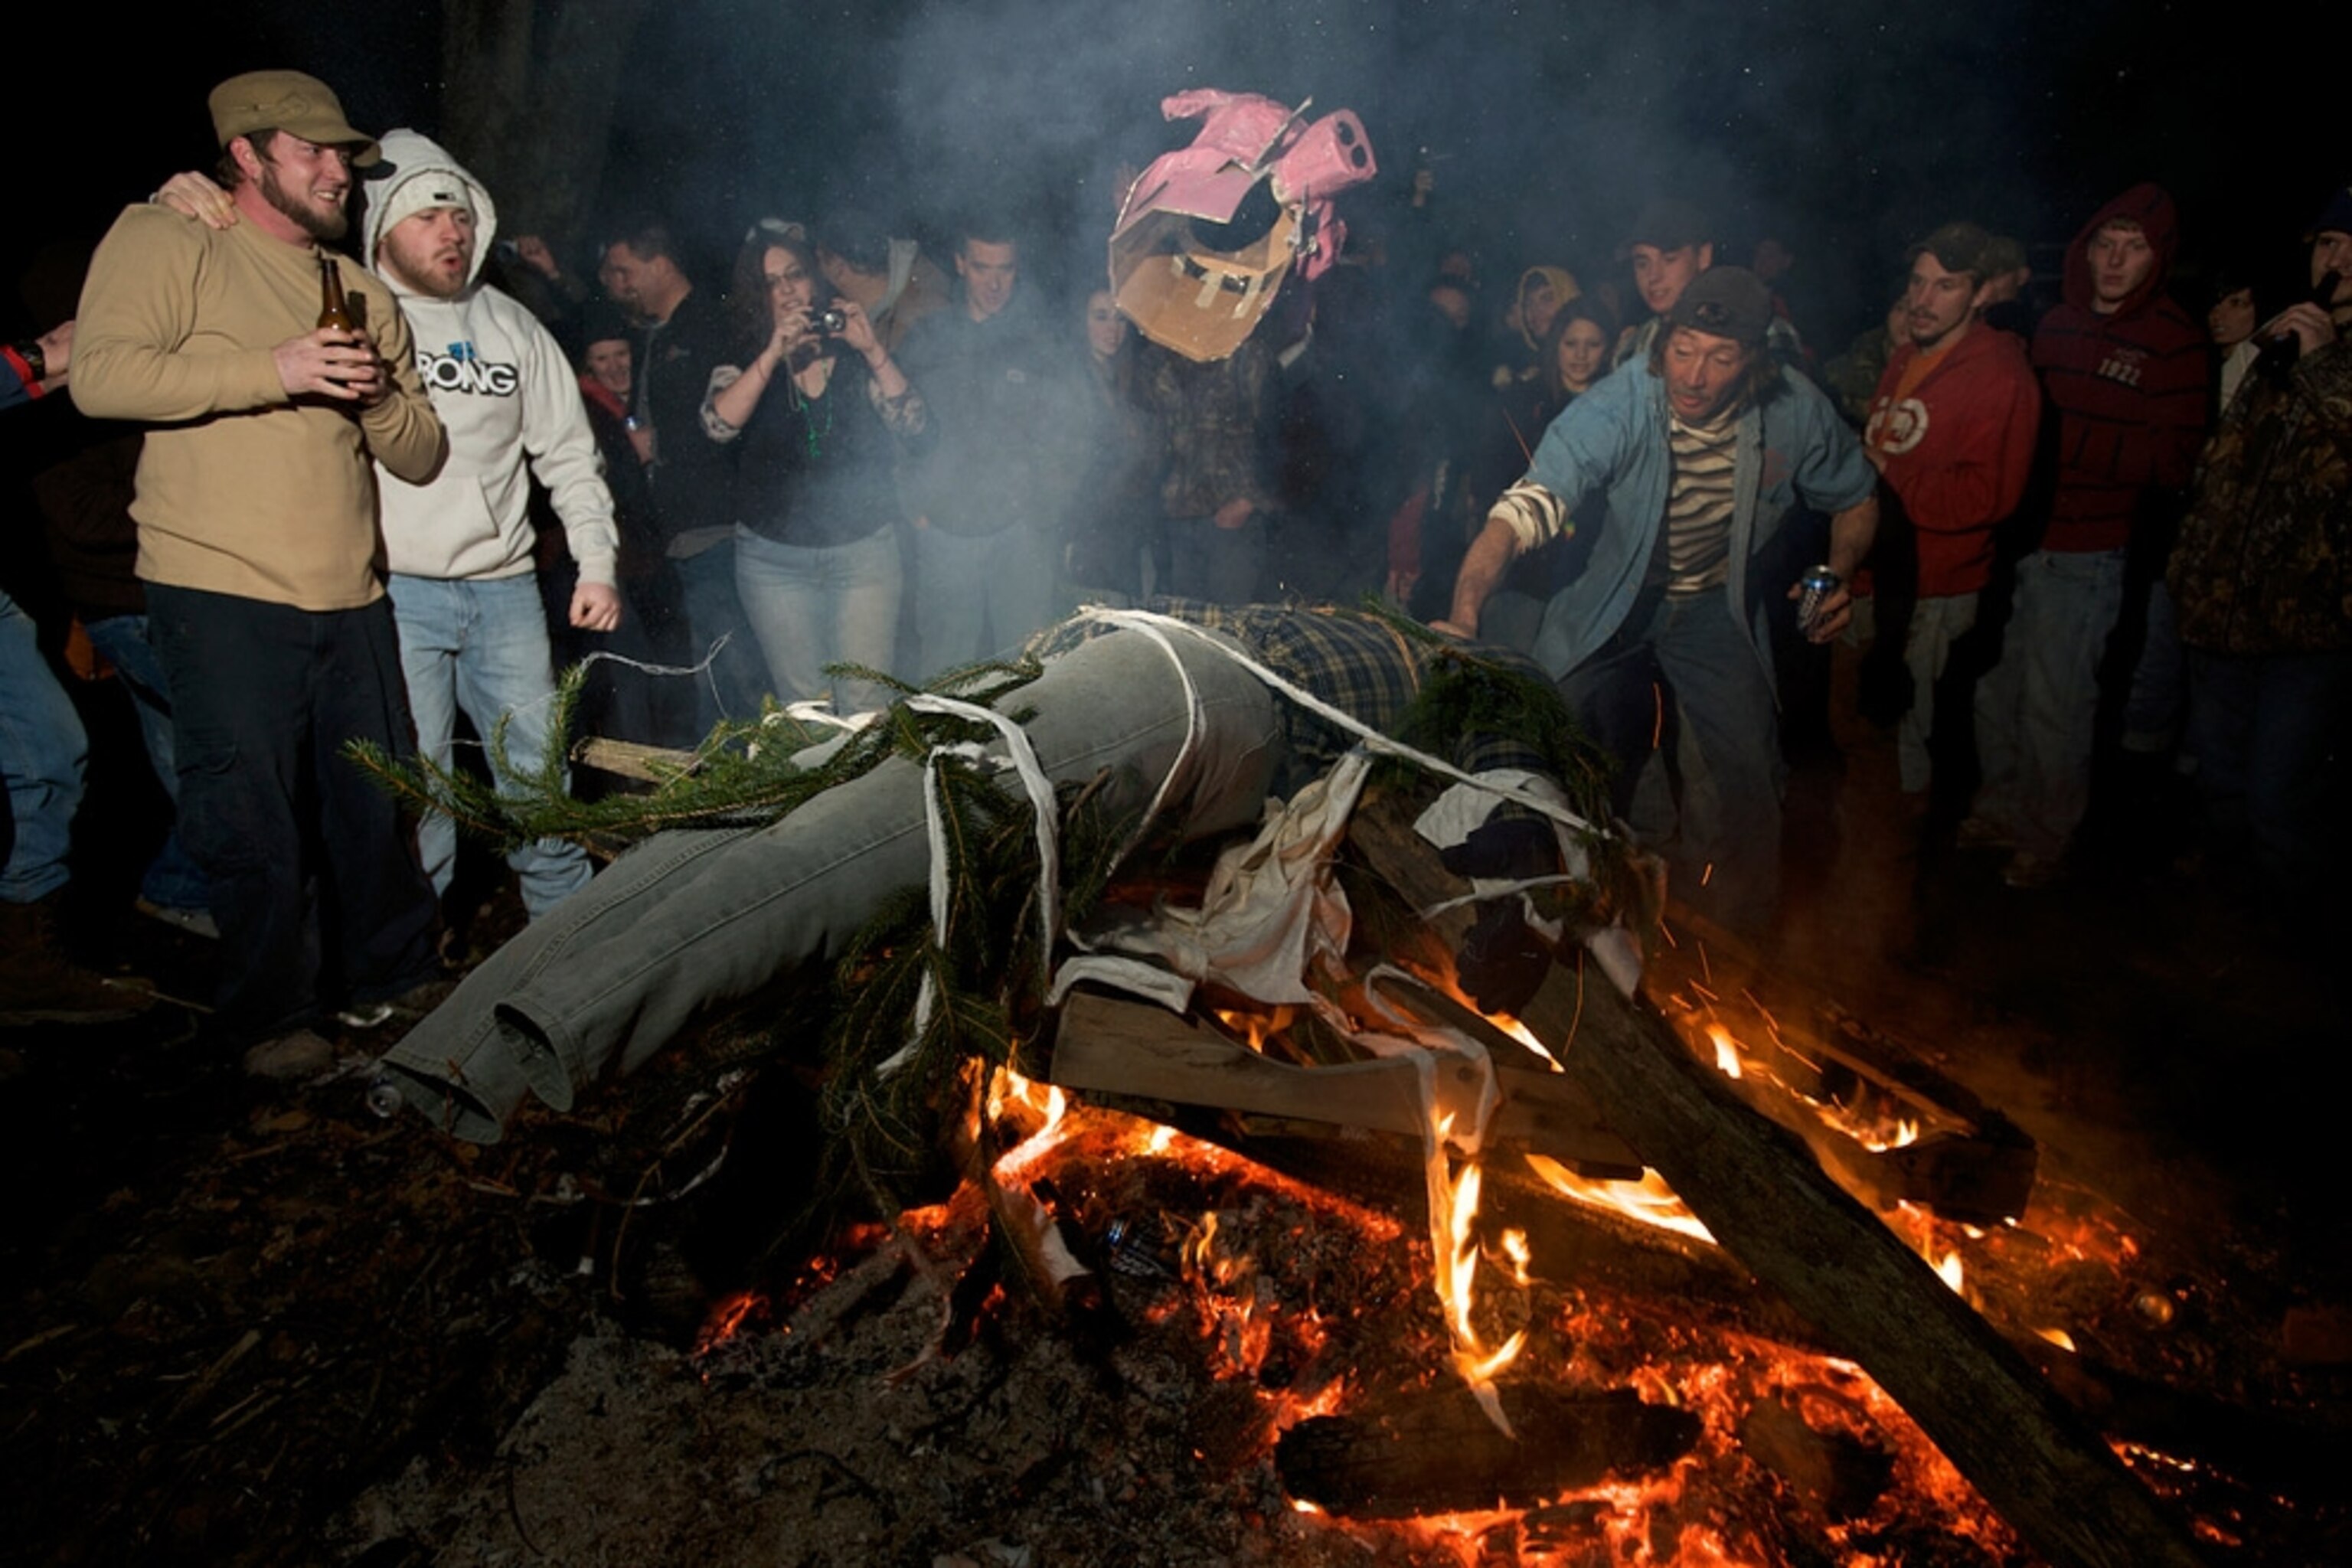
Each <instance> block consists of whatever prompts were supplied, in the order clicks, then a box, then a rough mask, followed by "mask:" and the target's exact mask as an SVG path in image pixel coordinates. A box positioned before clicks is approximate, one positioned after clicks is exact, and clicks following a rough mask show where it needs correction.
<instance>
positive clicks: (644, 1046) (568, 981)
mask: <svg viewBox="0 0 2352 1568" xmlns="http://www.w3.org/2000/svg"><path fill="white" fill-rule="evenodd" d="M1174 642H1175V646H1176V647H1177V650H1178V654H1179V657H1180V658H1182V660H1183V663H1184V669H1185V672H1186V673H1187V674H1189V675H1190V676H1191V678H1192V683H1193V685H1194V687H1195V689H1197V690H1198V692H1199V694H1200V700H1201V703H1202V710H1203V714H1204V723H1203V731H1204V732H1203V737H1202V744H1201V745H1199V746H1198V747H1197V748H1196V749H1195V750H1194V752H1193V753H1192V757H1191V758H1190V759H1189V760H1188V761H1186V762H1185V763H1184V772H1183V774H1182V776H1181V778H1179V779H1178V780H1177V781H1176V782H1175V784H1173V785H1171V788H1170V791H1169V795H1168V797H1167V798H1168V802H1169V805H1168V810H1169V811H1170V812H1171V814H1172V815H1173V818H1174V820H1176V821H1178V822H1181V824H1182V825H1183V827H1184V830H1185V832H1186V833H1187V834H1190V835H1194V836H1206V835H1210V834H1215V833H1223V832H1227V831H1230V830H1231V829H1233V828H1235V827H1240V826H1247V825H1248V824H1250V823H1252V822H1255V820H1257V818H1258V816H1259V814H1260V812H1261V810H1262V808H1263V806H1264V804H1265V790H1266V785H1267V783H1268V781H1269V780H1270V779H1271V778H1272V777H1273V774H1274V770H1275V768H1276V766H1277V765H1278V764H1279V763H1280V761H1281V752H1282V746H1281V743H1280V741H1279V738H1278V737H1279V731H1278V730H1277V729H1276V722H1275V708H1274V699H1273V698H1272V697H1271V696H1270V695H1269V694H1268V692H1267V691H1266V689H1265V687H1263V686H1261V685H1260V684H1259V683H1258V681H1257V679H1256V678H1255V676H1252V675H1250V674H1248V673H1247V672H1245V671H1244V670H1243V669H1241V668H1239V667H1238V666H1236V665H1234V663H1232V662H1231V661H1230V660H1228V659H1226V658H1223V657H1222V656H1220V655H1219V654H1217V653H1216V652H1215V651H1213V650H1212V649H1208V648H1204V647H1199V646H1197V645H1195V644H1193V643H1192V640H1191V639H1190V638H1186V637H1178V638H1175V639H1174ZM1006 701H1007V703H1008V704H1009V705H1013V706H1017V707H1022V708H1030V709H1034V710H1035V715H1034V717H1033V718H1032V719H1031V720H1030V721H1029V722H1028V725H1027V734H1028V737H1029V741H1030V743H1031V745H1033V746H1034V748H1035V750H1036V752H1037V760H1038V763H1039V764H1040V765H1041V766H1042V767H1044V768H1045V772H1046V773H1047V774H1048V775H1050V776H1051V777H1052V778H1053V779H1054V780H1055V782H1057V783H1058V782H1062V781H1066V780H1075V779H1087V778H1092V777H1093V776H1095V774H1097V773H1099V772H1102V771H1104V770H1113V776H1112V779H1111V781H1110V782H1109V784H1108V785H1107V786H1106V787H1107V788H1108V790H1109V791H1110V792H1111V793H1110V800H1109V804H1110V805H1111V806H1112V809H1113V810H1114V811H1117V810H1118V809H1119V808H1121V807H1126V806H1131V807H1140V806H1141V805H1145V804H1146V803H1148V802H1149V801H1150V798H1151V795H1152V792H1153V791H1154V790H1156V789H1157V788H1158V787H1159V784H1160V780H1161V779H1163V778H1165V777H1167V776H1168V774H1169V773H1170V770H1171V768H1173V767H1174V766H1175V765H1176V763H1177V761H1178V754H1179V752H1181V749H1182V746H1183V742H1184V736H1185V730H1186V718H1185V704H1184V692H1183V687H1182V684H1181V680H1180V679H1179V677H1178V675H1177V672H1176V670H1175V668H1174V667H1173V666H1172V665H1171V664H1170V663H1169V660H1168V656H1167V655H1166V654H1165V653H1163V652H1161V651H1160V648H1159V647H1158V646H1157V645H1155V644H1154V643H1153V642H1152V641H1151V640H1150V639H1149V638H1148V637H1141V636H1138V635H1134V634H1129V633H1117V634H1113V635H1111V636H1108V637H1099V638H1097V639H1096V640H1094V641H1092V642H1088V643H1086V644H1084V645H1082V646H1081V647H1077V648H1076V649H1073V650H1072V651H1071V652H1070V653H1068V654H1067V655H1066V656H1064V657H1061V658H1056V659H1055V660H1054V661H1053V662H1051V663H1050V664H1048V665H1047V666H1046V667H1045V674H1044V675H1043V676H1042V677H1041V678H1040V679H1037V680H1035V681H1034V682H1032V683H1031V684H1029V685H1028V686H1025V687H1023V688H1021V689H1018V690H1016V691H1014V692H1013V693H1012V694H1011V696H1010V697H1008V698H1007V699H1006ZM1013 787H1015V788H1017V787H1018V785H1017V784H1015V785H1014V786H1013ZM928 871H929V849H928V847H927V843H926V839H925V836H924V831H923V793H922V771H921V769H920V768H919V766H918V765H917V764H915V763H912V762H910V761H908V760H907V759H904V758H897V757H894V758H891V759H889V760H888V761H886V762H884V763H882V764H881V765H880V766H878V767H877V768H876V769H874V771H873V772H871V773H865V774H863V775H861V776H859V777H858V778H856V779H853V780H851V781H850V782H848V783H847V784H842V785H841V786H840V787H838V788H836V789H834V790H831V791H828V792H827V793H825V794H824V795H819V796H818V797H816V798H815V799H814V800H813V801H811V802H809V803H808V804H807V805H803V806H802V807H801V808H800V809H799V810H798V811H795V812H793V814H792V815H791V816H786V817H782V818H781V819H779V820H778V821H776V822H774V823H772V824H770V825H769V826H765V827H760V828H745V829H693V830H683V831H677V832H671V833H664V834H660V835H658V836H656V837H653V838H650V839H647V840H646V842H645V843H643V844H641V845H639V846H637V847H635V848H634V849H632V850H631V851H629V853H627V854H626V855H624V856H623V857H621V858H620V859H618V860H616V861H614V863H613V865H612V867H611V868H609V869H607V870H606V871H605V873H604V875H603V876H601V877H599V878H597V879H596V880H595V882H594V884H593V886H591V887H590V888H589V889H588V890H587V891H586V892H584V893H583V894H581V895H580V897H578V898H576V899H574V900H572V901H571V902H570V903H568V904H566V905H564V907H563V908H562V910H558V911H557V912H556V914H555V916H554V917H553V918H552V919H550V920H546V921H541V922H539V923H538V924H536V925H533V926H531V927H530V929H529V930H527V931H523V932H522V934H520V936H518V937H516V938H515V939H514V941H512V942H509V943H508V944H507V945H506V946H505V947H503V948H501V949H499V951H498V952H496V953H493V954H492V955H491V956H490V958H489V961H488V963H484V964H483V965H482V966H481V967H480V968H478V969H477V970H475V971H474V973H472V974H470V975H468V976H467V979H466V982H465V984H462V985H460V986H459V987H458V988H457V993H456V994H454V995H453V996H451V997H450V998H449V1000H448V1002H447V1003H446V1004H445V1005H443V1006H442V1007H441V1008H440V1009H439V1010H437V1011H436V1012H435V1013H434V1014H433V1016H431V1017H428V1018H426V1019H425V1021H424V1022H423V1023H422V1024H420V1025H418V1026H416V1028H415V1029H414V1030H413V1031H411V1032H410V1034H409V1035H408V1037H406V1038H405V1039H404V1040H402V1041H401V1042H400V1044H399V1045H398V1046H397V1047H394V1049H393V1050H392V1051H391V1053H390V1054H388V1055H387V1056H386V1057H385V1058H384V1065H385V1066H386V1067H388V1068H392V1069H393V1070H394V1072H395V1073H396V1074H398V1075H399V1078H400V1080H401V1082H402V1086H403V1089H404V1093H406V1094H407V1095H408V1097H409V1100H410V1102H411V1103H412V1104H414V1105H416V1106H418V1107H419V1108H420V1109H422V1110H425V1111H426V1113H427V1114H429V1115H431V1116H432V1117H433V1118H434V1119H435V1121H437V1122H440V1123H441V1124H442V1125H444V1126H446V1127H448V1128H449V1129H450V1130H451V1131H455V1132H457V1134H459V1135H460V1136H462V1137H467V1138H475V1139H479V1140H483V1141H485V1142H487V1141H489V1140H493V1139H496V1138H497V1137H498V1136H499V1129H500V1128H501V1127H502V1126H503V1125H504V1124H505V1121H506V1119H507V1118H508V1116H509V1115H510V1114H512V1113H513V1111H514V1109H515V1107H516V1106H518V1105H519V1104H520V1103H521V1101H522V1098H523V1096H524V1095H525V1094H526V1093H530V1094H536V1095H538V1096H539V1097H540V1098H541V1100H545V1101H547V1102H548V1103H549V1104H550V1105H551V1106H554V1107H555V1108H556V1109H558V1110H569V1109H570V1108H571V1106H572V1097H573V1094H574V1093H575V1091H576V1090H578V1089H580V1088H582V1087H583V1086H585V1085H588V1084H591V1083H593V1082H595V1081H597V1080H598V1079H602V1078H604V1076H605V1075H606V1074H608V1073H610V1072H613V1071H614V1070H616V1069H617V1070H618V1071H621V1072H628V1071H631V1070H634V1069H635V1068H636V1067H638V1066H639V1065H640V1064H642V1063H643V1062H644V1061H645V1059H646V1058H647V1057H649V1056H651V1055H652V1054H653V1053H654V1052H655V1051H656V1050H658V1049H659V1048H660V1047H662V1046H664V1045H666V1044H667V1043H668V1041H669V1040H670V1038H671V1037H673V1036H675V1035H676V1034H677V1032H678V1031H679V1030H680V1029H682V1028H684V1027H685V1026H686V1025H687V1023H688V1020H689V1019H691V1018H692V1017H693V1016H694V1015H695V1013H696V1012H697V1011H698V1010H699V1009H701V1008H703V1007H706V1006H711V1005H719V1004H723V1003H726V1002H730V1001H734V1000H737V999H739V998H740V997H743V996H747V995H749V994H751V993H752V992H753V991H755V990H757V989H759V988H760V987H761V986H762V985H765V984H769V983H770V982H771V981H774V980H777V979H779V978H782V977H784V976H787V975H791V974H794V973H821V972H822V966H824V965H828V964H830V963H834V962H835V961H837V960H838V959H839V958H840V957H841V956H842V953H843V951H844V948H845V945H846V944H847V943H848V942H850V941H852V940H853V939H854V938H855V937H856V934H857V933H858V931H860V930H862V929H863V928H864V927H865V925H866V922H867V921H869V920H870V919H871V918H872V917H873V916H874V914H875V913H876V911H877V910H879V909H880V908H881V907H882V905H883V904H884V903H885V901H887V900H889V899H891V898H893V897H894V896H896V895H897V894H898V893H899V892H900V891H902V890H904V889H911V888H919V887H920V886H922V885H923V881H924V879H925V877H926V875H927V874H928Z"/></svg>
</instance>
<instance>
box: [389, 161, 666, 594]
mask: <svg viewBox="0 0 2352 1568" xmlns="http://www.w3.org/2000/svg"><path fill="white" fill-rule="evenodd" d="M383 163H384V166H385V167H386V168H387V169H389V170H390V171H391V173H390V174H389V175H388V176H387V177H385V178H383V179H380V180H369V181H366V182H364V183H363V184H362V203H363V205H362V212H361V216H360V236H361V239H362V255H363V256H364V257H365V258H366V259H367V261H368V263H369V265H370V268H372V269H373V270H374V271H375V272H376V273H377V275H378V276H380V277H382V278H383V280H384V282H385V284H386V285H387V286H388V287H390V289H392V291H393V293H394V295H395V296H397V297H398V298H399V300H400V308H401V312H402V314H404V315H405V316H406V317H407V318H408V325H409V331H410V335H411V336H412V337H414V338H415V342H416V370H417V374H418V375H419V376H421V377H422V378H423V379H424V382H425V392H426V393H427V394H428V395H430V396H431V397H432V399H433V411H434V412H435V413H436V414H438V415H439V416H441V423H442V425H443V426H446V428H447V430H448V432H449V458H448V461H447V462H446V463H445V464H443V465H442V468H441V471H440V472H439V473H438V474H436V476H435V477H434V478H433V479H431V480H429V481H427V482H426V483H425V484H421V485H413V484H409V483H407V482H406V481H404V480H402V479H395V478H394V477H393V476H392V475H390V474H388V473H385V472H383V469H382V468H378V470H377V479H378V481H379V482H378V485H377V489H378V492H379V493H380V494H381V495H382V497H383V540H384V550H385V554H386V557H387V559H388V561H389V563H390V565H391V567H392V570H393V571H394V572H397V573H401V574H405V575H408V576H413V577H441V578H452V577H471V578H491V577H520V576H521V575H523V574H526V573H528V572H530V570H531V565H532V563H531V543H532V531H531V526H530V510H529V509H530V474H534V473H535V474H537V475H538V476H539V481H540V483H541V484H543V485H545V486H546V487H547V489H548V493H549V495H550V497H551V499H552V500H553V501H554V503H555V514H556V516H558V517H559V518H561V519H562V521H563V531H564V536H565V538H566V539H567V540H568V541H569V542H570V543H571V546H572V560H574V561H575V562H577V563H579V565H580V580H581V581H582V582H583V583H601V584H605V585H606V586H611V585H612V584H613V582H614V564H615V562H614V558H615V556H616V554H617V552H618V551H619V547H620V533H619V531H618V530H617V529H616V528H615V526H614V521H613V496H612V492H611V491H610V490H608V489H605V488H604V463H603V461H602V459H601V458H599V457H598V456H597V452H596V438H595V436H594V434H593V432H592V431H591V430H590V428H589V426H588V412H587V409H586V408H585V406H583V405H582V403H581V401H580V383H579V379H578V377H577V376H576V375H575V374H573V372H572V366H571V365H570V364H569V363H567V362H566V361H565V359H564V357H563V351H562V349H561V348H560V347H558V346H557V344H556V342H555V340H554V338H552V337H551V336H550V335H549V333H548V331H547V329H546V328H545V327H543V326H541V325H540V323H539V319H538V318H537V317H535V316H533V315H532V314H531V313H530V311H529V310H525V309H524V308H523V307H522V306H521V305H520V303H518V302H517V301H516V300H514V299H513V298H512V297H511V296H509V295H507V294H503V293H500V292H499V290H498V289H493V288H491V287H490V286H489V285H488V284H487V283H483V282H480V281H478V279H479V276H480V272H481V267H482V258H484V257H485V256H487V255H488V254H489V249H490V247H491V246H492V245H493V244H494V243H496V241H497V238H498V209H497V207H496V206H494V205H492V204H491V202H490V194H489V192H488V191H486V190H484V189H483V188H482V187H481V185H480V184H478V182H477V181H476V180H475V179H474V177H473V176H472V175H471V174H467V173H466V171H465V170H464V169H462V168H460V167H459V166H458V164H457V160H456V159H454V158H452V157H450V156H449V154H448V153H445V152H443V151H442V150H441V148H439V147H438V146H436V144H435V143H434V142H431V141H429V140H427V139H426V138H425V137H423V136H420V135H418V134H417V133H416V132H414V131H389V132H385V133H384V136H383ZM418 178H437V179H442V180H446V181H454V182H457V184H462V185H463V186H464V189H465V194H466V197H467V201H469V202H470V203H471V204H472V205H473V209H474V216H475V220H476V226H475V233H474V277H473V278H470V279H467V286H466V289H465V290H464V292H462V293H460V294H459V295H458V296H457V298H456V299H454V300H437V299H435V298H433V297H432V296H430V295H424V294H418V293H415V292H414V291H412V290H411V289H409V288H408V287H407V286H406V285H404V284H403V283H402V282H401V281H400V280H399V279H396V278H394V277H393V276H392V275H391V274H390V273H389V272H385V271H384V270H383V268H379V267H376V266H375V258H376V247H377V245H378V244H379V243H380V242H381V241H382V240H383V217H384V215H385V213H386V211H387V210H388V209H389V208H390V206H391V205H392V197H393V195H394V193H395V192H397V191H398V190H399V188H400V187H401V186H402V185H404V184H407V183H408V182H409V181H411V180H414V179H418ZM411 210H414V209H411ZM526 463H527V464H528V465H529V468H528V471H526V468H525V465H526Z"/></svg>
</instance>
